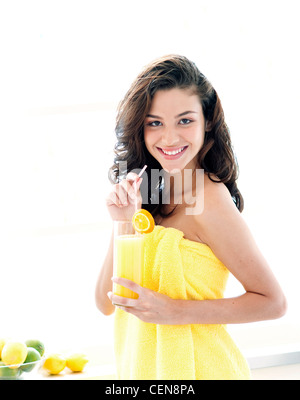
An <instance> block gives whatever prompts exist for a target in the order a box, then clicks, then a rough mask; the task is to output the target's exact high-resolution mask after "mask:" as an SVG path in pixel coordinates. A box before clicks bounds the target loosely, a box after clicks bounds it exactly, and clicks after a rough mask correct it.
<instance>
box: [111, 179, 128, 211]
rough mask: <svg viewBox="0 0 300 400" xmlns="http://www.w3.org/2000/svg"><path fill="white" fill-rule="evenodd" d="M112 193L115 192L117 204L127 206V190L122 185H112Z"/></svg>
mask: <svg viewBox="0 0 300 400" xmlns="http://www.w3.org/2000/svg"><path fill="white" fill-rule="evenodd" d="M113 193H115V195H116V197H117V203H116V204H117V205H119V206H127V205H128V196H127V191H126V189H125V188H124V186H123V185H121V184H118V185H115V186H114V187H113Z"/></svg>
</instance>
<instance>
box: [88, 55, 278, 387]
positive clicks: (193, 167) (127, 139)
mask: <svg viewBox="0 0 300 400" xmlns="http://www.w3.org/2000/svg"><path fill="white" fill-rule="evenodd" d="M116 134H117V144H116V148H115V153H116V157H115V164H114V166H113V167H112V168H111V170H110V172H111V177H112V179H113V181H114V186H113V189H112V191H111V193H110V194H109V196H108V198H107V207H108V210H109V212H110V215H111V217H112V219H113V220H119V219H131V217H132V215H133V213H134V211H135V204H136V202H139V206H140V205H141V204H142V207H143V208H146V209H148V210H149V211H150V212H151V213H152V215H153V217H154V218H155V222H156V227H155V229H154V231H153V232H152V233H151V234H148V235H147V238H146V239H147V240H146V250H145V251H146V259H145V270H144V280H143V287H142V286H139V285H137V284H136V283H134V282H132V281H129V280H126V279H121V278H114V282H115V283H118V284H120V285H122V286H125V287H127V288H129V289H131V290H133V291H134V292H136V293H138V295H139V298H138V299H128V298H123V297H119V296H116V295H114V294H113V293H112V281H111V277H112V263H113V255H112V246H113V245H112V242H111V245H110V248H109V250H108V253H107V256H106V258H105V261H104V263H103V267H102V270H101V272H100V275H99V279H98V282H97V287H96V303H97V306H98V308H99V309H100V310H101V311H102V312H103V313H104V314H106V315H109V314H111V313H112V312H113V311H114V309H115V306H114V305H113V304H118V306H117V311H116V316H115V323H116V325H115V329H116V340H115V350H116V361H117V371H118V377H119V378H121V379H249V378H250V373H249V368H248V365H247V363H246V361H245V359H244V358H243V356H242V355H241V353H240V352H239V350H238V348H237V347H236V345H235V344H234V342H233V341H232V339H231V337H230V336H229V335H228V333H227V331H226V327H225V326H224V324H233V323H245V322H253V321H261V320H267V319H274V318H279V317H281V316H282V315H284V313H285V310H286V300H285V296H284V294H283V292H282V290H281V288H280V286H279V284H278V282H277V280H276V279H275V277H274V275H273V274H272V272H271V270H270V268H269V266H268V264H267V262H266V260H265V259H264V257H263V256H262V254H261V252H260V251H259V249H258V247H257V245H256V243H255V241H254V239H253V237H252V235H251V233H250V231H249V229H248V227H247V226H246V224H245V222H244V220H243V218H242V216H241V212H242V210H243V198H242V195H241V193H240V191H239V189H238V187H237V173H238V168H237V162H236V159H235V157H234V153H233V150H232V145H231V139H230V134H229V130H228V127H227V125H226V123H225V121H224V114H223V110H222V106H221V102H220V99H219V97H218V95H217V93H216V91H215V89H214V88H213V87H212V85H211V84H210V82H209V81H208V80H207V79H206V77H205V76H204V75H203V74H202V73H201V72H200V71H199V70H198V68H197V67H196V66H195V64H194V63H192V62H191V61H189V60H188V59H187V58H185V57H182V56H178V55H170V56H166V57H163V58H160V59H158V60H156V61H154V62H153V63H151V64H149V65H148V66H146V67H145V69H144V70H143V71H142V72H141V74H140V75H139V76H138V77H137V79H136V80H135V81H134V83H133V84H132V86H131V88H130V89H129V91H128V92H127V94H126V96H125V98H124V100H123V101H122V102H121V103H120V106H119V111H118V117H117V124H116ZM125 162H126V163H127V170H128V171H132V170H134V169H135V170H136V169H141V168H142V167H143V166H144V165H145V164H147V166H148V168H147V171H148V174H147V178H148V179H144V182H143V183H142V179H140V178H139V177H138V175H137V174H134V173H129V174H128V175H127V176H122V171H121V168H120V166H121V165H123V163H125ZM154 170H163V173H162V174H151V173H150V172H151V171H154ZM187 171H190V172H191V173H190V174H187ZM201 171H202V172H203V174H202V175H201V173H200V174H199V172H201ZM143 176H144V175H143ZM197 177H200V178H201V179H197ZM153 180H155V182H153ZM141 183H142V185H141ZM154 188H157V190H156V191H155V190H154ZM166 194H167V196H166ZM166 199H167V201H166ZM178 199H179V200H180V201H178ZM229 271H230V272H231V273H232V274H233V275H234V276H235V277H236V278H237V279H238V280H239V281H240V283H241V284H242V285H243V287H244V289H245V293H243V294H241V295H240V296H238V297H235V298H223V294H224V290H225V286H226V281H227V277H228V273H229ZM107 293H108V295H107Z"/></svg>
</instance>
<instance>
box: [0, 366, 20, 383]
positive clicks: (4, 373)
mask: <svg viewBox="0 0 300 400" xmlns="http://www.w3.org/2000/svg"><path fill="white" fill-rule="evenodd" d="M19 375H20V371H19V370H18V369H11V368H9V367H7V366H6V365H5V364H4V362H3V361H0V379H3V380H8V379H16V378H18V376H19Z"/></svg>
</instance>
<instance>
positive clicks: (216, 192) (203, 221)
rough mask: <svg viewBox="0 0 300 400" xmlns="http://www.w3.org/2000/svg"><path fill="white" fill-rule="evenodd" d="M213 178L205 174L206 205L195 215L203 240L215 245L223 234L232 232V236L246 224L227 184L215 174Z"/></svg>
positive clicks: (212, 245)
mask: <svg viewBox="0 0 300 400" xmlns="http://www.w3.org/2000/svg"><path fill="white" fill-rule="evenodd" d="M212 179H213V180H211V179H210V178H209V177H208V176H207V175H206V174H205V176H204V207H203V210H202V212H201V213H200V214H199V215H195V216H194V221H195V225H196V227H197V229H198V232H199V237H200V238H201V241H203V242H204V243H206V244H208V245H209V246H211V247H215V246H216V243H215V242H216V240H220V239H221V236H222V237H224V236H226V235H228V234H229V233H230V235H231V237H232V236H233V235H234V232H235V231H238V230H240V229H241V225H242V226H243V228H245V226H244V222H243V218H242V217H241V214H240V212H239V210H238V209H237V207H236V205H235V203H234V201H233V199H232V197H231V194H230V192H229V190H228V188H227V187H226V185H225V184H224V183H222V182H220V180H219V179H218V178H217V177H215V176H212ZM238 226H239V229H238ZM229 231H230V232H229Z"/></svg>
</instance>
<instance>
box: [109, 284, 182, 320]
mask: <svg viewBox="0 0 300 400" xmlns="http://www.w3.org/2000/svg"><path fill="white" fill-rule="evenodd" d="M112 280H113V282H114V283H117V284H118V285H121V286H124V287H126V288H128V289H130V290H132V291H133V292H135V293H137V294H138V295H139V298H138V299H129V298H127V297H121V296H117V295H115V294H113V293H112V292H108V293H107V295H108V297H109V299H110V300H111V302H112V303H113V304H114V305H115V306H116V307H118V308H120V309H121V310H123V311H126V312H128V313H130V314H133V315H135V316H136V317H137V318H139V319H140V320H142V321H143V322H150V323H154V324H168V325H174V324H182V322H181V312H180V308H179V307H178V306H179V302H180V301H179V300H174V299H171V298H170V297H168V296H166V295H163V294H161V293H157V292H154V291H153V290H150V289H147V288H144V287H142V286H140V285H138V284H137V283H135V282H133V281H130V280H129V279H125V278H112Z"/></svg>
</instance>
